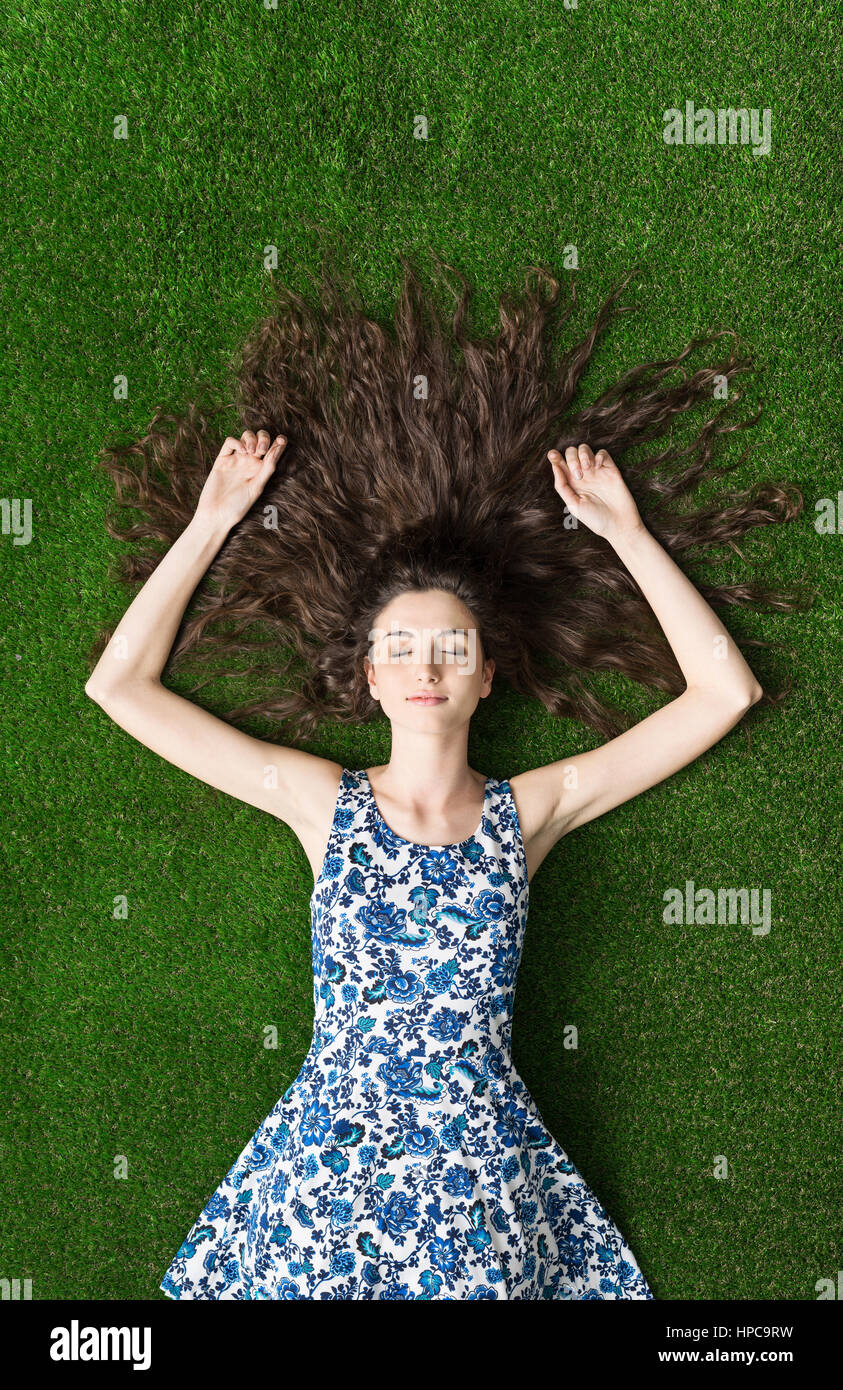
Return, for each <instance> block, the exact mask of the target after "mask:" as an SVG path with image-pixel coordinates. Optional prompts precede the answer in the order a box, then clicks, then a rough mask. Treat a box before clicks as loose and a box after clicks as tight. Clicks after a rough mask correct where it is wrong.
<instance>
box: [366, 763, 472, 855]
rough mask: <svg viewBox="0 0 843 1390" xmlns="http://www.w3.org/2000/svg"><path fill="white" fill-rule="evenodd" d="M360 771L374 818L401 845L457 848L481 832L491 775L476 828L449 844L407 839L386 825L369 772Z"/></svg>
mask: <svg viewBox="0 0 843 1390" xmlns="http://www.w3.org/2000/svg"><path fill="white" fill-rule="evenodd" d="M360 771H361V773H362V775H363V776H364V777H365V779H366V788H367V790H368V793H369V800H370V802H371V804H372V807H373V808H374V812H375V818H376V820H377V821H378V823H379V824H380V825H381V826H382V827H383V829H384V830H387V831H389V834H390V835H391V836H392V838H393V839H394V840H398V841H400V843H401V844H402V845H409V846H410V847H411V849H459V847H460V845H464V844H467V843H468V841H469V840H474V839H476V838H477V836H478V835H479V834H480V833H481V831H482V829H483V822H484V820H485V819H486V808H487V805H488V801H489V787H490V785H491V783H492V781H493V780H494V779H493V778H492V777H487V778H486V781H485V784H484V787H483V810H482V811H481V813H480V821H479V824H478V825H477V826H476V828H475V829H474V830H473V831H472V832H471V834H470V835H466V837H465V839H464V840H453V841H452V842H451V844H449V845H426V844H424V843H423V841H421V840H407V839H405V838H404V836H403V835H399V834H398V832H397V830H393V829H392V827H391V826H389V825H387V823H386V821H385V820H384V818H383V816H382V815H381V813H380V808H379V806H378V803H377V801H376V800H375V793H374V791H373V789H372V784H371V782H370V781H369V774H368V772H367V771H366V769H365V768H361V769H360Z"/></svg>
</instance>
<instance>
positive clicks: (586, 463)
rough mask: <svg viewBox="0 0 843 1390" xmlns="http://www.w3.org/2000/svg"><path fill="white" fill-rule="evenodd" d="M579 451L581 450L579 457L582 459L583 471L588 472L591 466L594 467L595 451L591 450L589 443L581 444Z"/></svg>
mask: <svg viewBox="0 0 843 1390" xmlns="http://www.w3.org/2000/svg"><path fill="white" fill-rule="evenodd" d="M578 452H579V459H580V464H581V465H582V469H583V472H586V471H588V470H590V469H591V468H593V467H594V455H593V453H592V452H591V448H590V447H589V445H588V444H581V445H580V447H579V451H578Z"/></svg>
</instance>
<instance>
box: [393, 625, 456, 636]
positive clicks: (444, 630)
mask: <svg viewBox="0 0 843 1390" xmlns="http://www.w3.org/2000/svg"><path fill="white" fill-rule="evenodd" d="M451 633H453V634H454V635H455V636H457V637H464V636H465V633H466V629H465V628H464V627H443V628H442V629H441V630H440V631H439V632H435V633H434V636H437V637H448V636H449V635H450V634H451ZM387 636H389V637H417V636H418V629H417V628H413V629H412V631H409V632H408V631H407V629H406V628H403V627H402V628H398V629H397V630H396V631H395V632H390V633H388V634H387Z"/></svg>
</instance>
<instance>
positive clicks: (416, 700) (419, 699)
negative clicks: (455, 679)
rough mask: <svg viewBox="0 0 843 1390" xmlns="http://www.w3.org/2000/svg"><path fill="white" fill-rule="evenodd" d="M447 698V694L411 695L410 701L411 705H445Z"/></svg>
mask: <svg viewBox="0 0 843 1390" xmlns="http://www.w3.org/2000/svg"><path fill="white" fill-rule="evenodd" d="M446 698H447V696H445V695H411V696H410V697H409V701H410V704H411V705H444V703H445V700H446Z"/></svg>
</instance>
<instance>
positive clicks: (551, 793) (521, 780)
mask: <svg viewBox="0 0 843 1390" xmlns="http://www.w3.org/2000/svg"><path fill="white" fill-rule="evenodd" d="M509 786H510V790H511V791H512V799H513V801H514V802H515V809H516V811H517V813H518V823H519V826H520V828H521V840H522V843H523V845H524V854H525V856H526V860H527V876H528V878H530V879H532V877H533V875H534V874H535V872H536V870H537V869H538V867H539V865H540V864H541V863H542V860H543V859H544V858H545V856H546V855H548V854H549V853H550V851H551V850H552V849H553V846H554V845H555V844H556V842H557V841H558V840H560V839H561V838H562V836H563V834H564V833H565V828H564V825H563V824H562V823H561V821H560V818H559V796H558V793H557V792H556V791H555V789H554V788H553V786H552V785H551V783H550V782H549V779H548V777H547V773H546V769H545V768H541V767H535V768H531V769H530V771H529V772H519V773H518V774H517V775H516V776H515V777H510V778H509Z"/></svg>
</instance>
